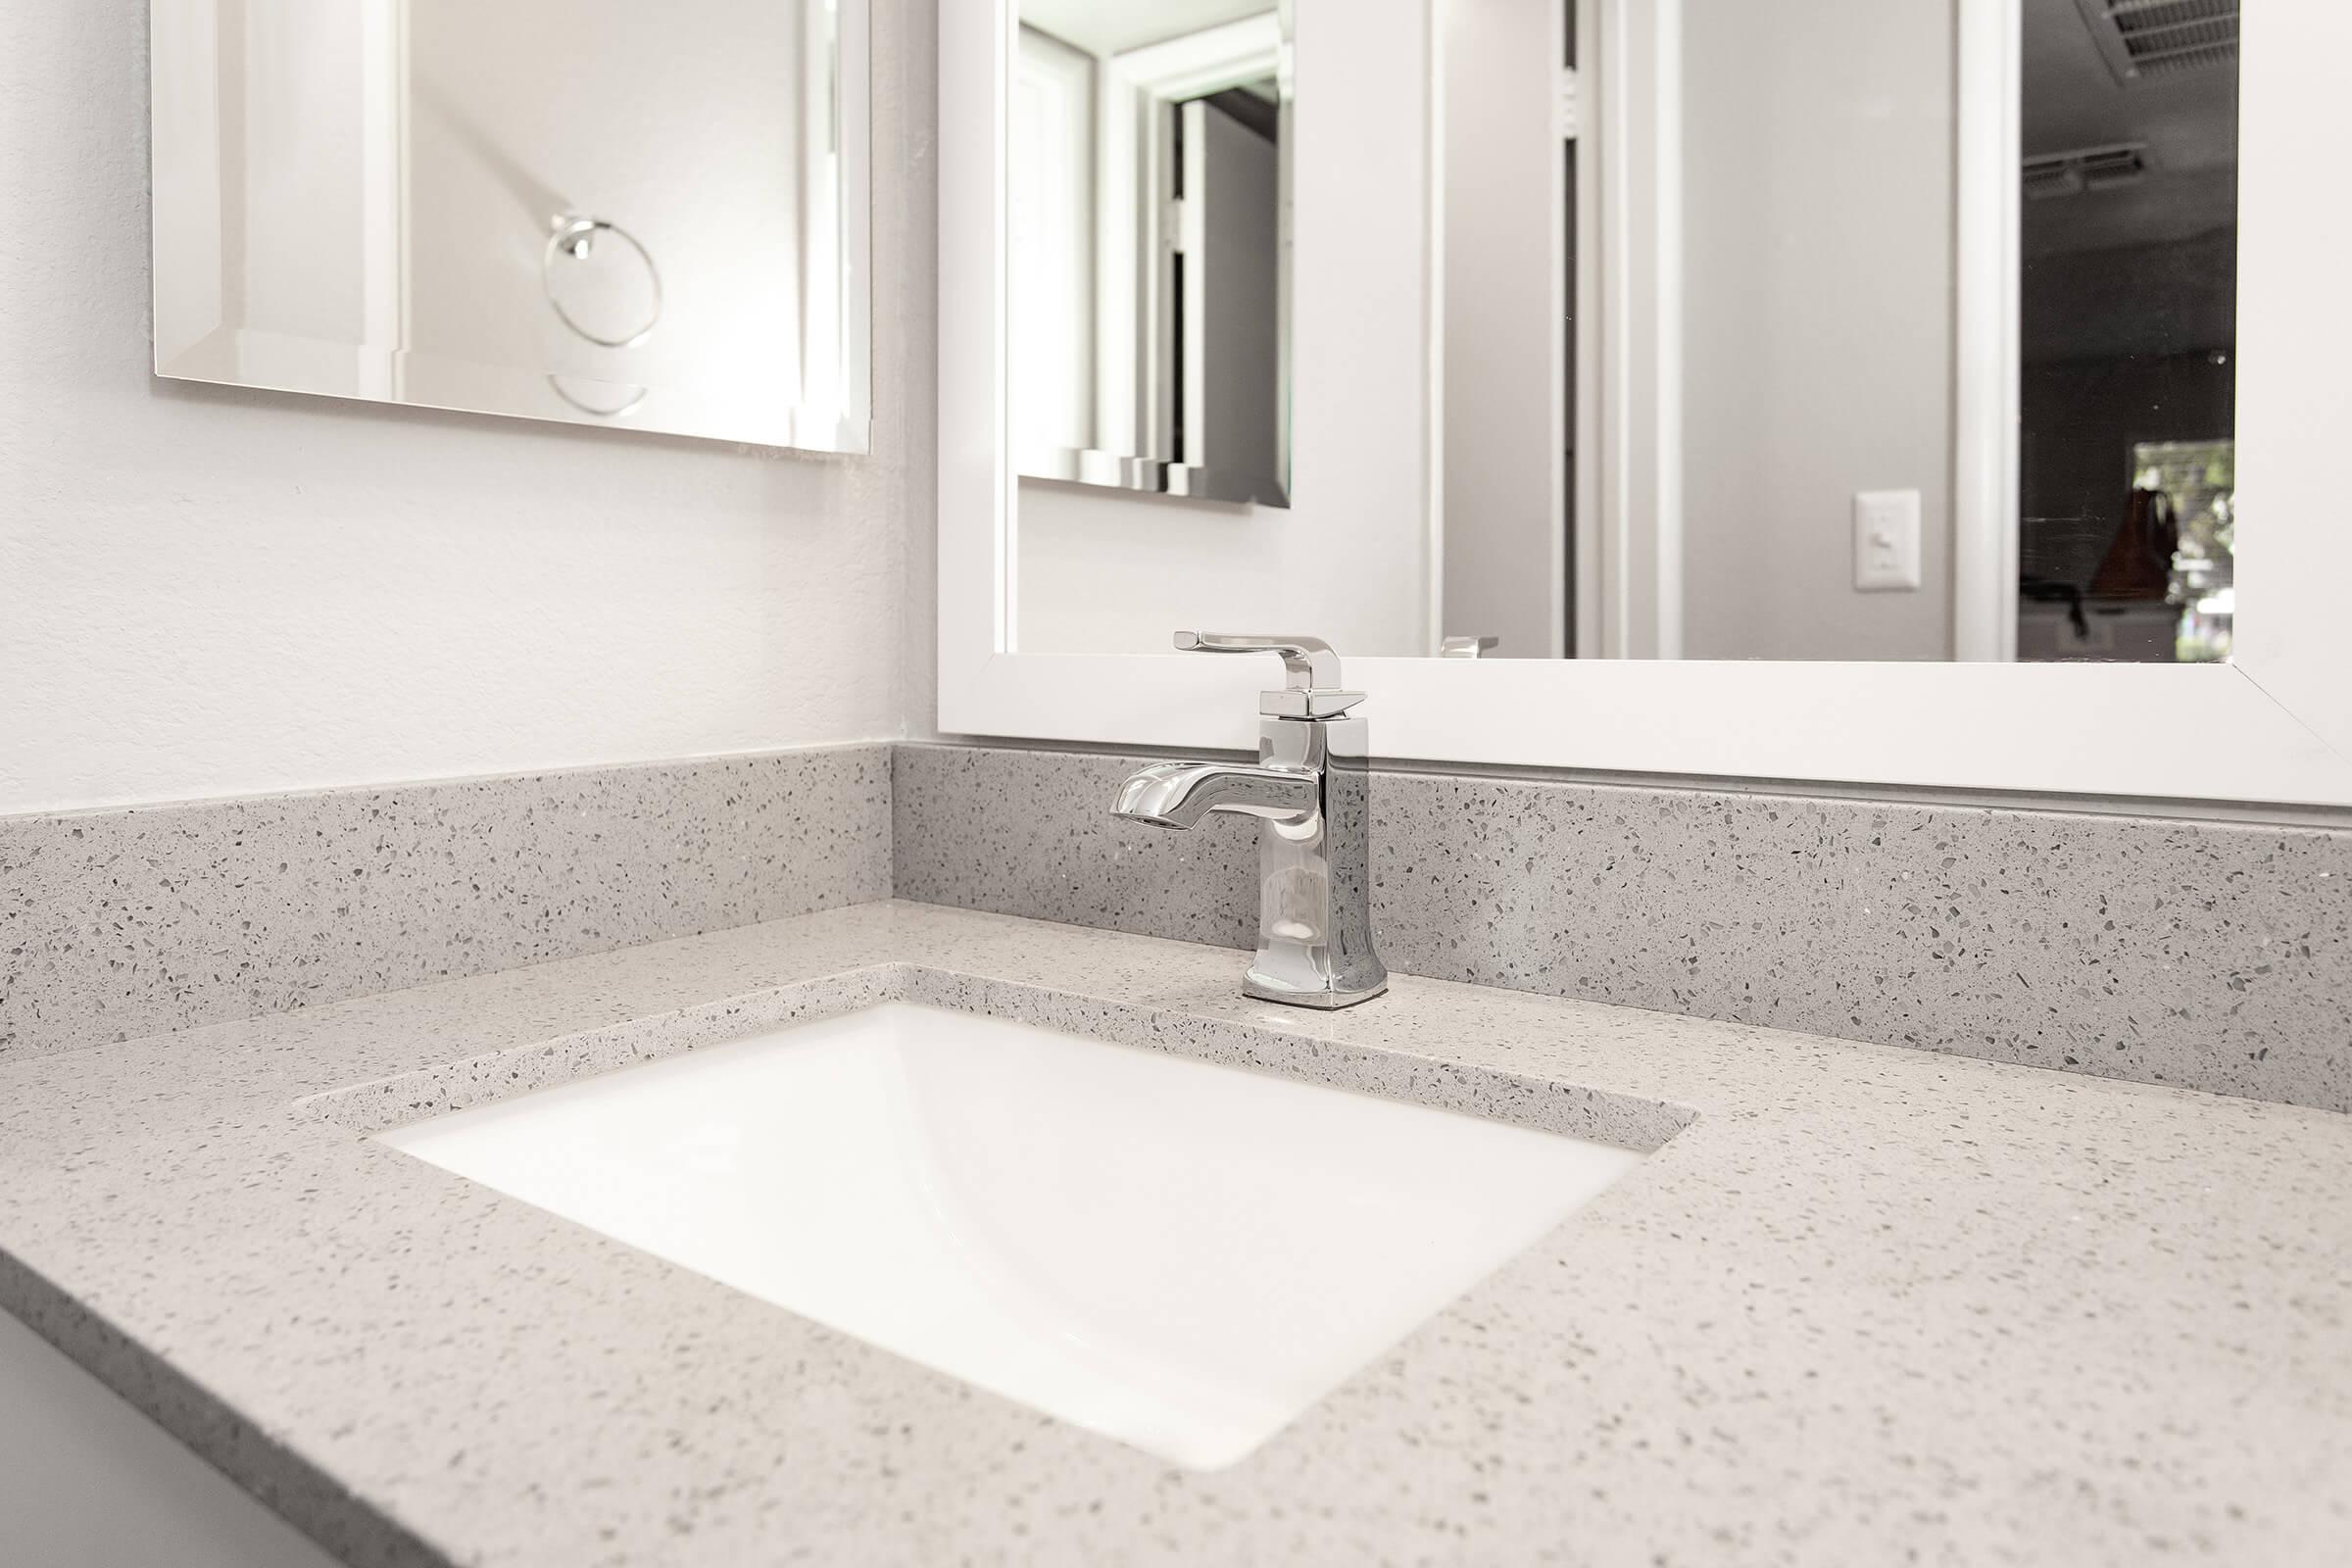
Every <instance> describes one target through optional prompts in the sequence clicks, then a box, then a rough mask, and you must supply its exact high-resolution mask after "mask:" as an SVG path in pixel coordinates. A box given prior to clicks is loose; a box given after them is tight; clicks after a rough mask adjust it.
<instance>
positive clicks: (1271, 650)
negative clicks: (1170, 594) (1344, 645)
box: [1176, 631, 1340, 692]
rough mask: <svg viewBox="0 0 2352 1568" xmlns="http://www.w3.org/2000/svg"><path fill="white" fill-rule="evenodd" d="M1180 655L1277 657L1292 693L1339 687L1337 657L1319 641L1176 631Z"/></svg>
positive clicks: (1247, 633) (1328, 646)
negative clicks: (1285, 671) (1279, 658)
mask: <svg viewBox="0 0 2352 1568" xmlns="http://www.w3.org/2000/svg"><path fill="white" fill-rule="evenodd" d="M1176 651H1177V652H1178V653H1180V654H1280V655H1281V656H1282V667H1283V668H1284V669H1285V670H1287V671H1289V673H1290V688H1291V690H1293V691H1295V692H1311V691H1316V690H1319V689H1320V690H1333V689H1336V688H1337V687H1338V686H1339V684H1340V656H1339V655H1337V654H1335V653H1333V652H1332V651H1331V644H1329V643H1327V642H1325V641H1324V640H1323V639H1322V638H1320V637H1270V636H1266V635H1264V634H1262V633H1251V632H1231V631H1180V632H1178V633H1177V634H1176Z"/></svg>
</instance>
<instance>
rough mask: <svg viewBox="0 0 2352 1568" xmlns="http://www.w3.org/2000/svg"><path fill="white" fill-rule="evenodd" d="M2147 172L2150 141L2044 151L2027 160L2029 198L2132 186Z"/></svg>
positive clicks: (2026, 179) (2030, 199) (2070, 194)
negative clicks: (2052, 151) (2051, 151)
mask: <svg viewBox="0 0 2352 1568" xmlns="http://www.w3.org/2000/svg"><path fill="white" fill-rule="evenodd" d="M2147 172H2148V144H2147V143H2146V142H2140V141H2127V142H2118V143H2116V144H2115V145H2114V146H2112V147H2078V148H2076V149H2075V150H2074V151H2072V152H2064V153H2043V154H2041V155H2040V156H2039V157H2036V158H2029V159H2027V160H2026V177H2025V185H2026V199H2027V200H2028V201H2041V200H2044V199H2046V198H2048V197H2052V196H2080V195H2082V193H2083V192H2084V191H2086V190H2113V189H2114V188H2115V187H2116V186H2118V185H2129V184H2131V182H2132V181H2133V180H2135V179H2138V178H2140V177H2141V176H2142V175H2144V174H2146V173H2147Z"/></svg>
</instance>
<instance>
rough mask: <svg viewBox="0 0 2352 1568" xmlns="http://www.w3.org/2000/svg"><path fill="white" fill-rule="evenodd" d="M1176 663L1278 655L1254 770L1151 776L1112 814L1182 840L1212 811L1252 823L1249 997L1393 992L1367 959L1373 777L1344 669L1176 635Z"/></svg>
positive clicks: (1298, 998)
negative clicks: (1279, 685)
mask: <svg viewBox="0 0 2352 1568" xmlns="http://www.w3.org/2000/svg"><path fill="white" fill-rule="evenodd" d="M1176 647H1177V650H1178V651H1179V652H1182V653H1202V654H1279V655H1281V656H1282V662H1283V666H1284V668H1285V669H1286V670H1287V671H1288V683H1287V684H1286V685H1285V687H1284V688H1283V690H1281V691H1276V692H1267V693H1265V694H1264V695H1263V696H1261V697H1260V698H1259V699H1258V705H1257V711H1258V713H1259V715H1260V717H1259V720H1258V726H1257V762H1256V765H1255V766H1250V765H1246V764H1243V763H1239V762H1154V763H1152V765H1151V766H1150V767H1147V768H1145V769H1143V770H1142V771H1141V772H1138V773H1136V774H1135V775H1133V776H1132V777H1130V778H1129V779H1128V780H1127V782H1126V783H1124V784H1122V785H1120V786H1119V798H1118V802H1117V804H1116V805H1115V806H1114V807H1112V813H1113V814H1114V815H1116V816H1118V817H1121V818H1122V819H1124V820H1126V821H1130V822H1143V823H1147V824H1149V825H1150V826H1152V827H1163V828H1178V829H1182V828H1190V827H1192V826H1194V825H1195V824H1197V823H1198V822H1199V821H1200V820H1201V818H1202V817H1204V816H1206V815H1208V814H1209V813H1210V812H1212V811H1232V812H1237V813H1239V814H1241V815H1244V816H1254V817H1256V818H1257V819H1258V821H1257V958H1256V960H1255V961H1254V962H1252V963H1251V964H1250V972H1249V974H1248V975H1247V976H1245V977H1244V978H1243V981H1242V990H1243V992H1244V993H1245V994H1247V995H1249V996H1252V997H1256V998H1258V999H1260V1000H1262V1001H1265V1002H1287V1003H1289V1004H1291V1005H1294V1006H1299V1007H1352V1006H1354V1005H1356V1004H1357V1003H1359V1002H1369V1001H1371V1000H1372V999H1373V998H1374V997H1377V996H1379V995H1380V994H1381V993H1382V992H1383V991H1386V990H1387V989H1388V988H1389V971H1388V970H1387V969H1386V968H1384V967H1383V966H1382V965H1381V961H1380V955H1379V954H1377V953H1375V952H1373V951H1372V901H1371V858H1372V857H1371V850H1372V819H1371V811H1370V806H1371V801H1370V785H1371V773H1370V772H1369V770H1368V768H1367V766H1366V762H1365V726H1364V721H1363V720H1362V719H1360V718H1354V717H1351V716H1349V713H1348V710H1349V709H1351V708H1353V707H1355V705H1356V704H1358V703H1360V702H1362V701H1363V700H1364V694H1363V693H1362V692H1350V691H1343V690H1341V689H1340V661H1339V656H1338V655H1336V654H1334V653H1333V652H1332V651H1331V645H1330V644H1328V643H1326V642H1323V641H1322V640H1321V639H1319V638H1314V637H1239V636H1220V635H1213V634H1209V633H1203V632H1191V631H1180V632H1178V633H1177V634H1176Z"/></svg>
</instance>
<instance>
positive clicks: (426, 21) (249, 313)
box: [151, 0, 870, 452]
mask: <svg viewBox="0 0 2352 1568" xmlns="http://www.w3.org/2000/svg"><path fill="white" fill-rule="evenodd" d="M151 16H152V27H153V53H154V65H153V78H154V106H153V112H154V238H155V369H156V373H157V374H158V375H162V376H169V377H174V378H180V379H188V380H199V381H217V382H223V383H227V384H231V385H238V386H254V387H268V388H272V389H276V390H280V391H292V392H312V393H322V394H327V395H331V396H336V397H346V398H361V399H366V400H369V401H373V402H385V403H409V404H417V405H422V406H427V407H433V408H444V409H460V410H467V411H472V412H477V413H485V414H502V415H511V416H515V417H524V418H534V419H557V420H563V421H565V422H568V423H573V424H589V425H606V426H613V427H617V428H629V429H638V430H659V431H665V432H669V433H672V434H679V435H692V436H707V437H712V438H716V439H721V440H728V441H743V442H753V443H758V444H760V445H767V446H784V447H801V448H807V449H809V450H814V451H824V452H862V451H864V450H865V448H866V440H867V428H866V426H867V417H868V412H867V411H868V408H869V402H870V399H869V387H868V361H867V355H868V335H869V320H868V314H869V308H870V307H869V295H870V282H869V271H868V262H867V252H868V242H869V236H868V222H867V181H868V170H867V147H868V128H867V103H866V11H865V0H758V3H751V0H683V3H681V4H678V5H670V6H663V7H658V8H649V7H644V6H637V5H630V4H626V3H622V0H590V3H585V4H583V3H580V0H502V3H500V4H497V5H470V4H466V3H464V0H351V3H347V4H338V5H319V4H316V3H313V0H152V4H151Z"/></svg>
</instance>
